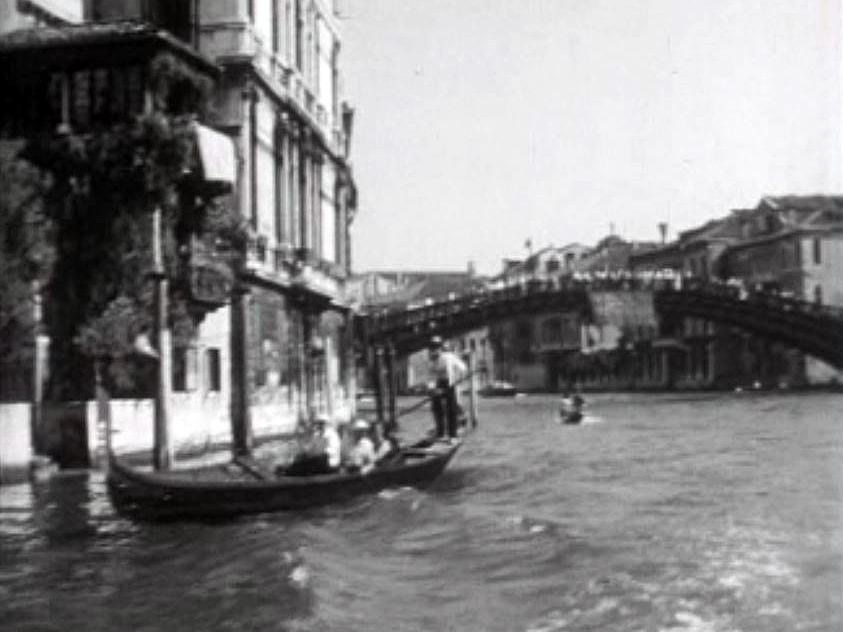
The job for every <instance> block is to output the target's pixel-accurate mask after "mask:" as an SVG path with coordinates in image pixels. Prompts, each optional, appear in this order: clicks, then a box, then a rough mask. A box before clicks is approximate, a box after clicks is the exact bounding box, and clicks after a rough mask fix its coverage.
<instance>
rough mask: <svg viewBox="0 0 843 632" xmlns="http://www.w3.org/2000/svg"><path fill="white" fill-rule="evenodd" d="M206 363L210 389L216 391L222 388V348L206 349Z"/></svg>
mask: <svg viewBox="0 0 843 632" xmlns="http://www.w3.org/2000/svg"><path fill="white" fill-rule="evenodd" d="M205 357H206V363H207V371H208V372H207V376H208V378H207V379H208V391H210V392H216V393H218V392H219V391H221V390H222V388H221V386H222V373H221V367H220V350H219V349H213V348H211V349H207V350H206V351H205Z"/></svg>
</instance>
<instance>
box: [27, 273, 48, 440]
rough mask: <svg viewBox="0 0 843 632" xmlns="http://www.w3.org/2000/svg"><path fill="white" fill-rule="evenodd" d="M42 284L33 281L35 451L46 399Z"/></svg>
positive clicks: (32, 430) (32, 435) (32, 415)
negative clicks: (43, 404) (42, 331)
mask: <svg viewBox="0 0 843 632" xmlns="http://www.w3.org/2000/svg"><path fill="white" fill-rule="evenodd" d="M41 318H42V313H41V286H40V283H39V282H38V281H37V280H36V281H33V282H32V322H33V329H34V332H33V343H34V346H33V349H34V353H33V355H32V389H31V391H30V418H29V419H30V421H29V433H30V440H31V442H32V443H31V445H32V446H33V447H34V448H35V453H36V454H39V453H41V444H42V442H41V410H42V403H43V399H44V374H43V369H44V358H43V355H44V348H43V345H42V344H41V339H42V337H41Z"/></svg>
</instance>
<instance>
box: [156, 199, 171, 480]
mask: <svg viewBox="0 0 843 632" xmlns="http://www.w3.org/2000/svg"><path fill="white" fill-rule="evenodd" d="M161 230H162V219H161V207H159V206H156V207H155V210H154V212H153V214H152V261H153V276H154V279H155V314H154V316H155V339H156V344H157V346H158V349H157V351H158V366H157V369H158V375H157V380H156V387H155V425H154V435H155V436H154V442H153V444H154V445H153V450H152V462H153V466H154V467H155V469H156V470H167V469H170V466H171V465H172V463H173V451H172V445H171V444H170V393H171V392H172V338H171V336H170V327H169V325H168V324H167V321H168V307H167V299H168V294H169V288H168V286H169V283H168V282H167V274H166V272H165V270H164V255H163V244H162V236H161Z"/></svg>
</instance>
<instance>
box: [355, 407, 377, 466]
mask: <svg viewBox="0 0 843 632" xmlns="http://www.w3.org/2000/svg"><path fill="white" fill-rule="evenodd" d="M370 432H371V426H370V424H369V422H368V421H366V420H365V419H358V420H357V421H355V422H354V423H353V424H351V434H352V437H353V438H354V444H353V445H352V447H351V453H350V454H349V469H350V470H353V471H358V472H360V473H361V474H363V475H364V476H365V475H366V474H368V473H369V472H371V471H372V470H373V469H374V467H375V463H376V461H377V455H376V454H375V444H374V443H373V442H372V439H371V438H370V437H369V433H370Z"/></svg>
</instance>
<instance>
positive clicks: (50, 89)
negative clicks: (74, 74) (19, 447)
mask: <svg viewBox="0 0 843 632" xmlns="http://www.w3.org/2000/svg"><path fill="white" fill-rule="evenodd" d="M64 91H65V77H64V76H63V75H61V74H59V73H53V74H51V75H50V76H49V78H48V79H47V98H46V100H45V102H46V116H47V122H48V123H49V124H50V126H51V127H57V126H58V125H60V124H61V123H64V122H65V120H64V116H65V115H64V96H65V95H64Z"/></svg>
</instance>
